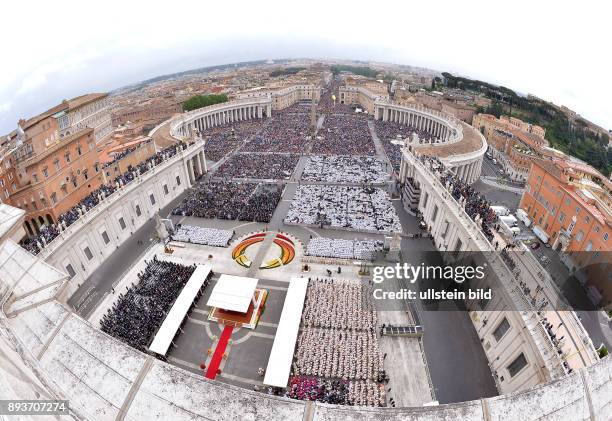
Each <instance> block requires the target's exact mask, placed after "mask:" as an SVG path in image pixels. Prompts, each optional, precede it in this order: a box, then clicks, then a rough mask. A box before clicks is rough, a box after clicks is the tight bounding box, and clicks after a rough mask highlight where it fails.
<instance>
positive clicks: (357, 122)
mask: <svg viewBox="0 0 612 421" xmlns="http://www.w3.org/2000/svg"><path fill="white" fill-rule="evenodd" d="M312 153H313V154H317V155H363V156H373V155H375V154H376V147H375V146H374V141H373V140H372V135H371V133H370V129H369V128H368V119H367V116H366V115H363V114H362V115H337V114H329V115H326V116H325V120H324V122H323V127H322V128H321V129H319V131H318V132H317V139H316V141H315V142H314V144H313V146H312Z"/></svg>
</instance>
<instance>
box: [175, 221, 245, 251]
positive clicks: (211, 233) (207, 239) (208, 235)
mask: <svg viewBox="0 0 612 421" xmlns="http://www.w3.org/2000/svg"><path fill="white" fill-rule="evenodd" d="M233 236H234V231H229V230H221V229H216V228H204V227H195V226H192V225H178V226H177V228H176V231H175V232H174V233H173V234H172V240H173V241H181V242H184V243H192V244H202V245H205V246H214V247H227V245H228V244H229V242H230V240H231V239H232V237H233Z"/></svg>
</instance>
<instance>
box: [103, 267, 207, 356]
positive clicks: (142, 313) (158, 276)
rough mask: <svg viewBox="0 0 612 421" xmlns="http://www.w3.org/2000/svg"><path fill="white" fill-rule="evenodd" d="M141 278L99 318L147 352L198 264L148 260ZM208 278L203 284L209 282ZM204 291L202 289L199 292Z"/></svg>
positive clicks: (112, 332) (106, 327)
mask: <svg viewBox="0 0 612 421" xmlns="http://www.w3.org/2000/svg"><path fill="white" fill-rule="evenodd" d="M146 263H147V266H146V268H145V270H144V271H142V272H140V273H138V280H137V282H136V283H135V284H132V285H131V286H130V287H126V290H127V291H126V292H124V293H120V294H119V297H118V298H117V300H116V301H115V303H114V304H113V307H112V308H111V309H109V310H108V311H107V313H106V314H105V315H104V316H103V317H102V320H101V321H100V325H101V330H102V331H103V332H105V333H108V334H109V335H111V336H113V337H115V338H117V339H119V340H120V341H123V342H125V343H126V344H128V345H130V346H131V347H133V348H136V349H138V350H139V351H142V352H147V350H148V347H149V344H150V343H151V341H152V340H153V338H154V337H155V333H156V332H157V330H158V329H159V327H160V326H161V324H162V323H163V321H164V319H165V317H166V315H167V314H168V312H169V311H170V309H171V308H172V305H173V304H174V301H175V300H176V298H177V297H178V296H179V294H180V293H181V291H182V289H183V287H184V286H185V284H186V283H187V281H188V280H189V278H190V277H191V275H192V274H193V272H194V270H195V268H196V265H195V264H193V265H191V266H185V265H181V264H179V263H174V262H167V261H163V260H158V259H157V256H154V257H153V260H151V261H150V262H146ZM208 282H209V280H206V281H205V283H204V287H206V286H207V285H208ZM200 293H201V291H200Z"/></svg>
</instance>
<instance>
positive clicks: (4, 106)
mask: <svg viewBox="0 0 612 421" xmlns="http://www.w3.org/2000/svg"><path fill="white" fill-rule="evenodd" d="M11 107H12V104H11V103H10V102H8V101H6V102H1V103H0V113H5V112H7V111H8V110H10V109H11Z"/></svg>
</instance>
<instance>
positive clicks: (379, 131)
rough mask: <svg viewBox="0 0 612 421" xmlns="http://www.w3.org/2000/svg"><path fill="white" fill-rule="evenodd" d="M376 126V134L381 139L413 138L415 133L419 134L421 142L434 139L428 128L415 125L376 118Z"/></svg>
mask: <svg viewBox="0 0 612 421" xmlns="http://www.w3.org/2000/svg"><path fill="white" fill-rule="evenodd" d="M374 128H375V129H376V135H377V136H378V137H379V138H380V139H381V140H390V139H394V140H395V139H397V140H404V139H409V140H412V136H413V135H414V134H417V135H418V138H419V142H420V143H429V142H431V141H433V140H434V137H433V136H432V135H431V133H429V132H428V131H426V130H420V129H417V128H416V127H413V126H407V125H405V124H401V123H396V122H393V121H382V120H374Z"/></svg>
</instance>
